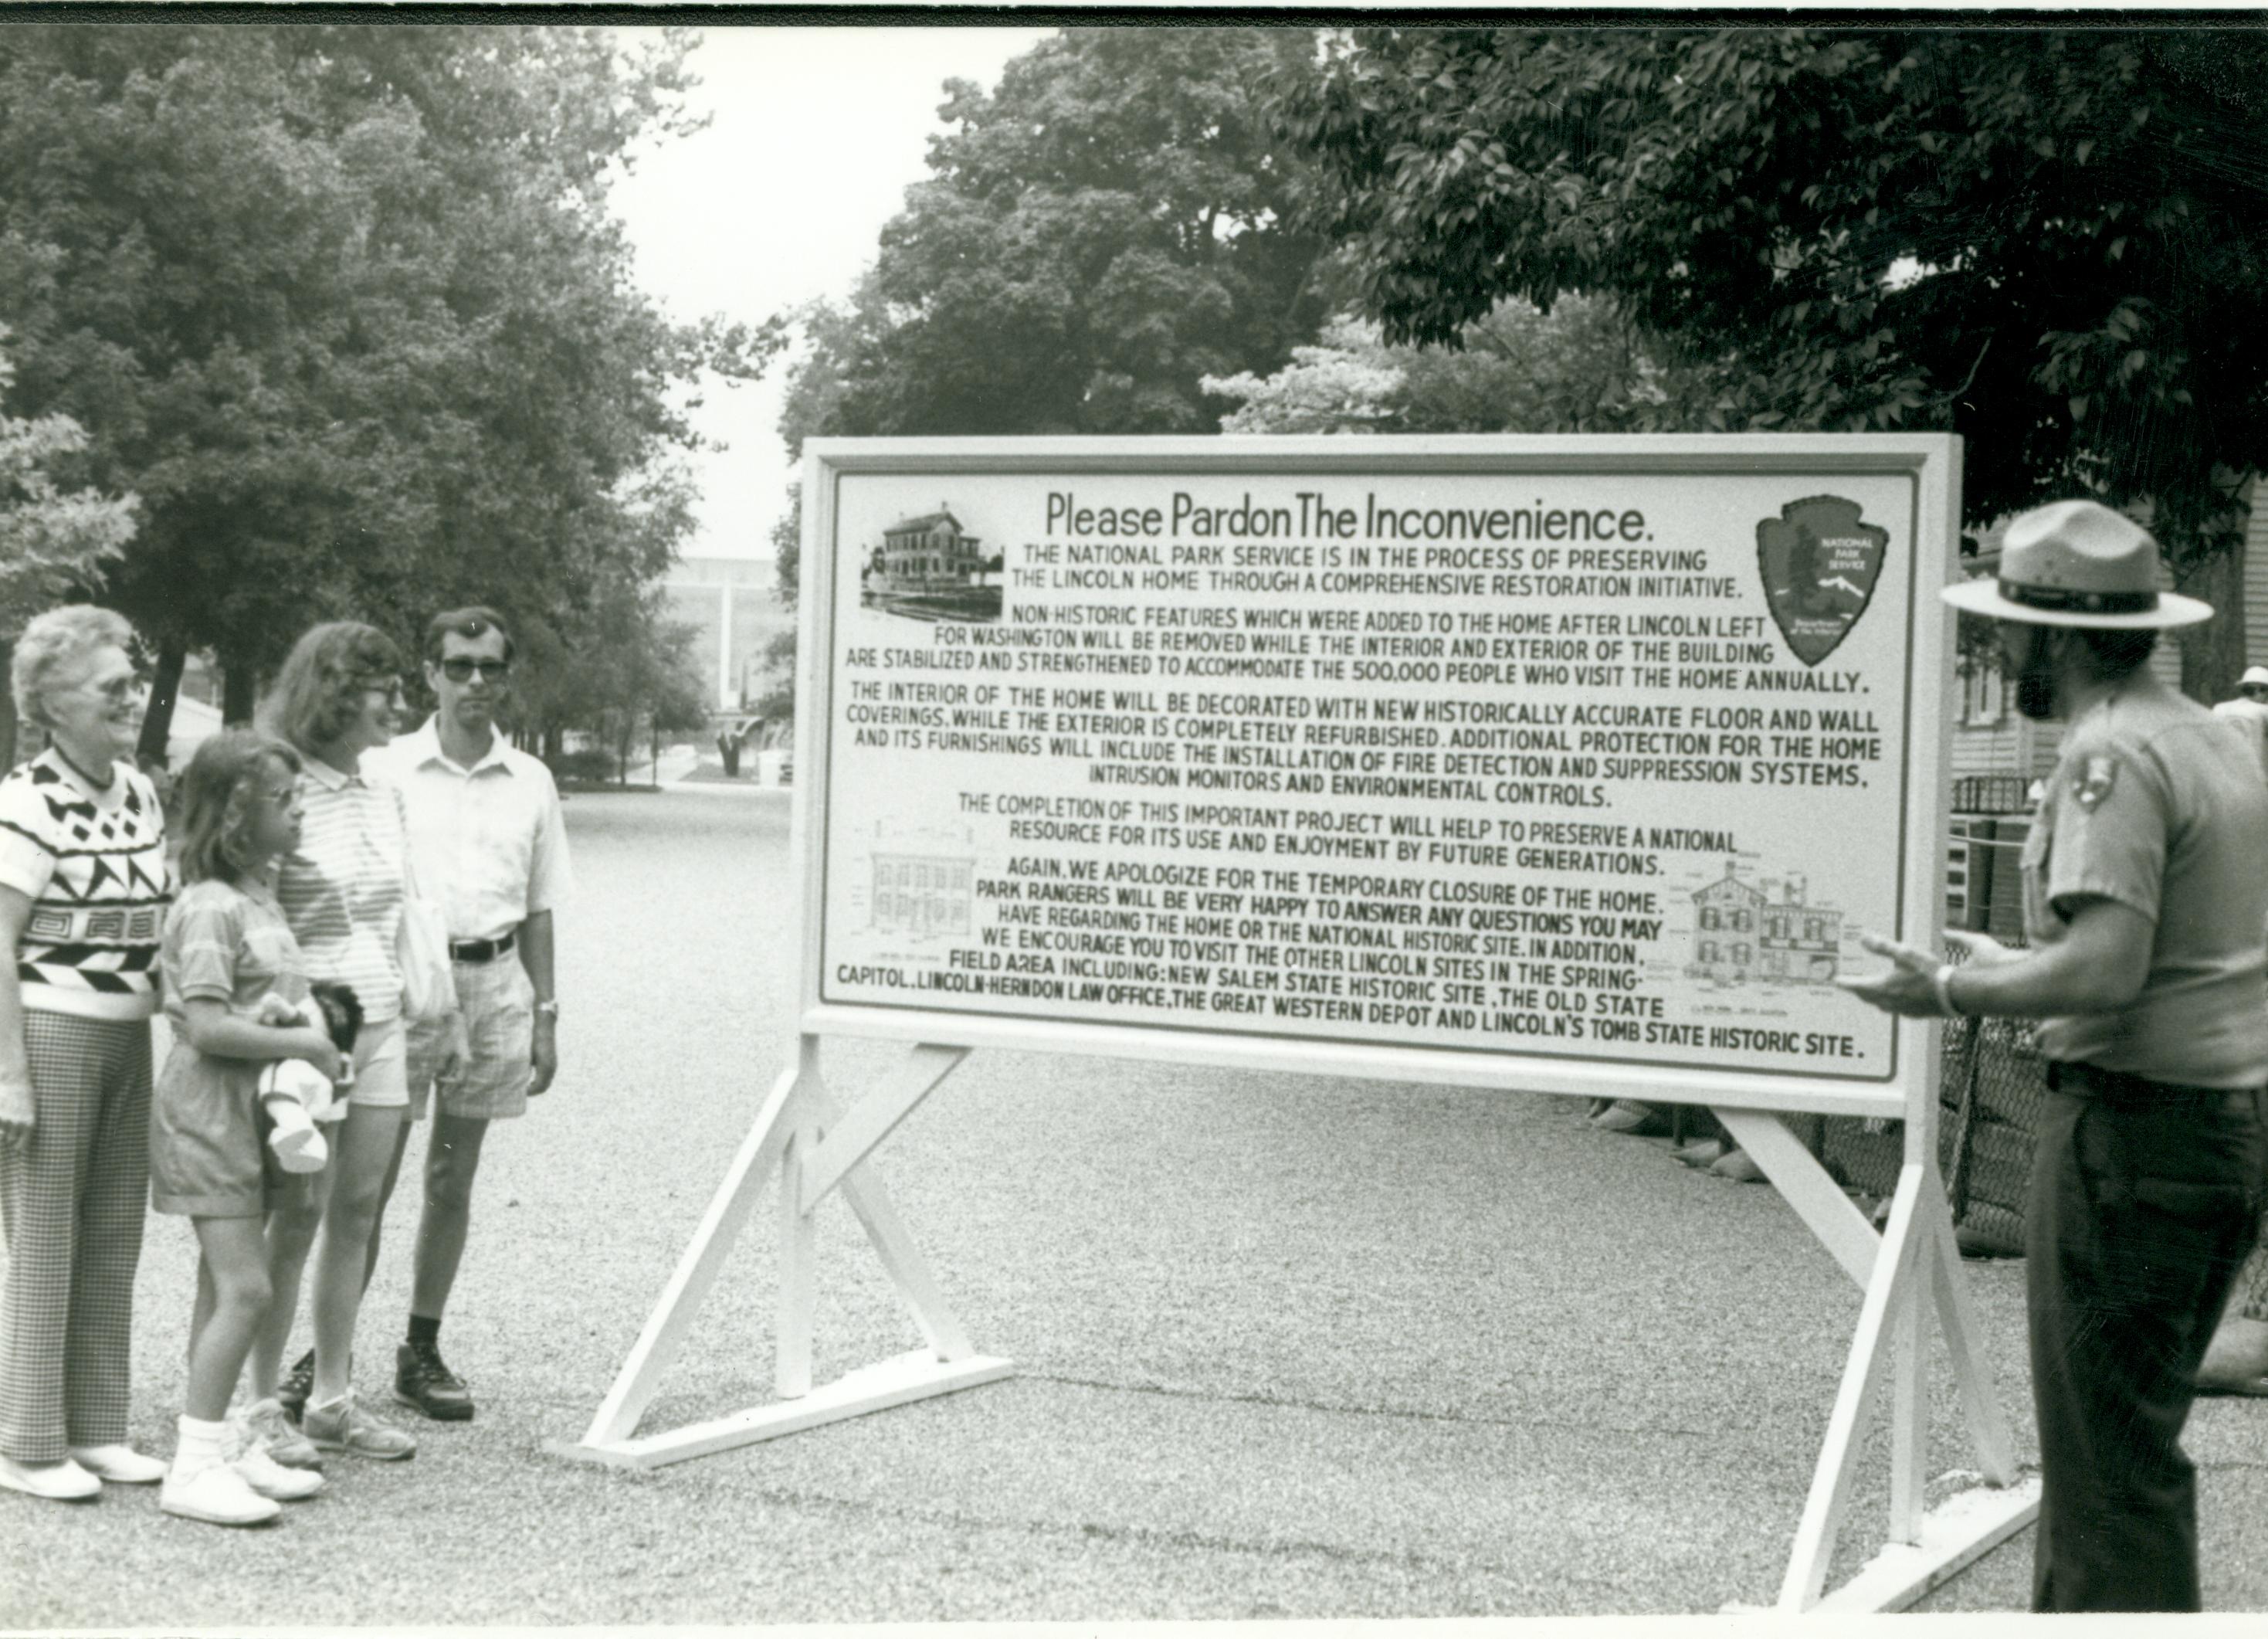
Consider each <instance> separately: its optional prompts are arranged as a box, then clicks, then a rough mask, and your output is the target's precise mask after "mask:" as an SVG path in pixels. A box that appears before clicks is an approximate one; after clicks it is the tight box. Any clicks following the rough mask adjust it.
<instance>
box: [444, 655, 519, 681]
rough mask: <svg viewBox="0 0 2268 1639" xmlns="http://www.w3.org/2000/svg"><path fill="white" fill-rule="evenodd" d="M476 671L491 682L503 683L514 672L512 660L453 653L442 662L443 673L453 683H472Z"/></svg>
mask: <svg viewBox="0 0 2268 1639" xmlns="http://www.w3.org/2000/svg"><path fill="white" fill-rule="evenodd" d="M475 672H478V673H479V674H480V675H481V676H482V678H484V679H486V680H487V681H489V682H490V683H502V682H503V681H504V679H505V678H506V677H507V676H511V674H512V662H511V661H475V660H468V659H466V658H465V657H464V656H463V655H461V654H452V655H451V656H450V657H449V658H448V659H447V660H446V661H442V662H441V675H442V676H444V677H446V678H447V679H448V680H449V681H450V682H451V683H470V682H472V680H473V674H474V673H475Z"/></svg>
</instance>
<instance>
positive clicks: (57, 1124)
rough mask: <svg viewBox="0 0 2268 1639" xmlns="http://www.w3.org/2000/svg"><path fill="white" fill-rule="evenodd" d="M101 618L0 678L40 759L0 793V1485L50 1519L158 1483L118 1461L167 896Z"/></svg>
mask: <svg viewBox="0 0 2268 1639" xmlns="http://www.w3.org/2000/svg"><path fill="white" fill-rule="evenodd" d="M132 640H133V631H132V630H131V628H129V626H128V625H127V624H126V623H125V621H123V620H122V619H121V618H120V617H119V616H116V615H114V614H113V613H111V612H110V611H109V610H108V609H95V608H92V607H90V606H88V605H85V604H72V605H70V606H68V607H66V608H63V609H51V610H49V611H48V613H46V614H44V615H41V616H39V617H38V618H37V619H35V620H33V622H32V623H31V624H29V625H28V626H26V628H25V629H24V635H23V636H22V637H21V638H19V639H17V642H16V653H15V661H14V664H13V668H12V676H11V678H10V682H11V684H12V686H13V688H14V691H15V696H16V706H17V710H18V712H20V713H21V714H22V717H23V720H24V721H25V722H26V723H27V724H29V725H30V726H32V727H35V728H41V729H45V730H46V731H47V734H48V741H49V744H48V749H46V750H45V751H43V752H41V753H40V755H39V756H38V757H33V759H32V760H31V761H30V762H28V763H26V764H23V765H21V766H20V767H18V768H15V769H12V770H11V771H10V772H8V774H7V776H6V777H5V778H4V779H0V949H4V950H5V952H6V954H7V958H8V959H7V960H6V961H5V962H4V963H0V1228H4V1230H5V1233H6V1237H7V1254H8V1255H7V1259H6V1265H7V1276H6V1283H5V1286H4V1288H0V1486H4V1487H5V1488H8V1489H9V1490H11V1491H21V1492H25V1493H27V1494H28V1495H33V1496H38V1497H48V1498H52V1499H55V1500H58V1501H78V1500H84V1499H86V1498H90V1497H92V1496H94V1495H98V1494H99V1492H100V1491H101V1489H102V1482H103V1481H104V1480H111V1481H113V1482H115V1483H121V1484H127V1485H149V1484H154V1483H156V1482H157V1481H158V1480H162V1479H164V1478H165V1473H166V1465H165V1464H164V1463H162V1462H159V1461H158V1459H157V1458H152V1457H147V1456H144V1454H142V1453H141V1452H139V1451H135V1450H134V1449H133V1448H132V1447H130V1446H129V1445H128V1444H127V1443H126V1419H127V1402H128V1390H129V1370H130V1350H129V1331H130V1330H131V1327H132V1323H133V1306H134V1271H135V1266H136V1264H138V1263H139V1262H140V1261H141V1257H142V1222H143V1213H144V1208H145V1206H146V1204H147V1197H148V1193H149V1182H150V1164H149V1139H150V1018H151V1015H152V1014H153V1013H155V1012H156V1011H157V1005H158V997H157V991H156V987H155V985H154V982H153V975H152V967H153V963H154V961H155V958H156V956H157V954H158V934H159V933H160V931H161V929H162V926H163V923H164V920H165V914H166V904H168V902H170V901H171V899H172V897H173V874H172V871H171V869H170V867H168V866H167V864H166V821H165V816H164V814H163V813H162V812H161V811H160V809H159V807H158V794H157V792H156V791H155V790H154V789H153V788H152V787H151V784H150V781H149V780H148V779H146V778H145V777H144V775H143V774H142V773H141V772H140V771H139V770H137V769H136V767H135V766H134V760H133V759H134V742H135V739H136V735H137V734H138V733H139V730H140V727H141V716H142V694H143V690H142V683H141V680H140V679H139V678H138V677H137V676H136V675H135V670H134V664H133V661H131V660H130V659H129V657H128V654H127V646H128V645H129V643H131V642H132Z"/></svg>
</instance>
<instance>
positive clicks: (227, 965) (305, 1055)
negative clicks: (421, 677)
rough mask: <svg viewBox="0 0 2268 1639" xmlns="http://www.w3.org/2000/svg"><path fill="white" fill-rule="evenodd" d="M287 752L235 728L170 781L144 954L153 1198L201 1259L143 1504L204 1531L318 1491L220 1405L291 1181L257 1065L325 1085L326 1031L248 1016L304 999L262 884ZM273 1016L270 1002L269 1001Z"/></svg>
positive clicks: (286, 785)
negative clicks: (169, 837) (151, 1002)
mask: <svg viewBox="0 0 2268 1639" xmlns="http://www.w3.org/2000/svg"><path fill="white" fill-rule="evenodd" d="M298 770H299V759H298V754H297V753H295V752H294V751H292V749H291V748H290V747H289V746H287V745H284V744H283V743H281V742H277V741H274V740H270V739H269V738H267V737H266V736H264V735H256V734H253V733H251V732H249V731H247V730H244V729H232V730H229V731H228V732H226V733H224V734H221V735H216V736H215V737H214V738H212V739H210V740H208V741H206V742H204V744H203V745H202V746H200V747H198V748H197V752H196V755H195V757H192V758H191V759H190V760H189V766H188V772H187V773H186V774H185V775H184V776H183V777H182V781H181V793H180V797H181V811H180V818H181V831H182V838H181V875H182V877H183V879H184V881H185V882H187V883H188V886H187V888H186V889H185V890H184V891H183V892H182V894H181V896H180V898H178V899H177V900H175V901H174V903H173V910H172V911H171V912H169V913H168V915H167V916H166V931H165V936H164V941H163V944H162V949H161V952H160V957H159V960H160V962H161V964H162V967H163V971H164V976H165V997H166V1017H167V1018H168V1019H170V1020H171V1021H172V1022H173V1037H174V1045H173V1055H172V1056H171V1057H170V1058H168V1059H166V1068H165V1073H164V1074H163V1075H162V1076H161V1077H160V1078H159V1080H158V1089H157V1096H156V1098H155V1101H154V1103H153V1104H152V1106H151V1121H150V1185H151V1205H152V1206H153V1207H156V1208H157V1210H158V1211H159V1212H170V1213H179V1214H185V1215H186V1216H188V1219H189V1220H190V1222H192V1223H193V1224H195V1228H196V1234H197V1247H198V1251H199V1253H200V1257H199V1259H198V1262H197V1303H196V1309H195V1313H194V1315H193V1317H192V1318H191V1321H190V1325H189V1373H188V1392H187V1395H186V1397H185V1398H186V1400H187V1405H186V1407H185V1409H184V1411H183V1414H182V1416H181V1423H180V1444H179V1445H178V1446H177V1447H176V1448H175V1451H174V1455H173V1467H172V1469H171V1470H170V1471H169V1472H168V1473H167V1474H166V1483H165V1487H164V1489H163V1490H162V1491H161V1492H160V1493H159V1495H158V1506H159V1507H160V1508H162V1509H164V1510H166V1512H167V1513H169V1514H179V1515H180V1516H182V1517H185V1518H188V1519H202V1520H205V1521H208V1522H210V1523H211V1524H213V1525H256V1524H258V1523H260V1522H261V1521H262V1520H268V1519H273V1518H274V1517H276V1515H277V1514H278V1513H279V1512H281V1511H282V1510H280V1509H278V1508H277V1507H276V1501H277V1500H278V1499H282V1500H284V1501H297V1500H298V1499H299V1498H301V1497H306V1496H312V1495H314V1493H315V1492H317V1491H319V1490H320V1489H321V1488H322V1485H323V1480H322V1476H321V1475H320V1474H316V1473H306V1472H305V1471H303V1470H299V1469H296V1468H286V1467H284V1466H282V1465H281V1464H279V1463H277V1462H276V1461H275V1459H274V1458H271V1457H270V1456H269V1454H268V1452H267V1451H266V1449H265V1448H264V1447H263V1446H262V1445H261V1443H259V1442H258V1441H257V1440H255V1439H250V1438H247V1437H246V1436H245V1434H244V1431H243V1430H241V1429H236V1428H232V1426H231V1425H230V1424H229V1423H228V1421H226V1418H227V1413H228V1402H229V1396H230V1395H231V1393H232V1392H233V1391H234V1389H235V1387H236V1381H237V1378H238V1377H239V1374H240V1373H241V1372H242V1371H243V1370H244V1361H245V1356H246V1355H247V1353H248V1352H249V1351H250V1349H251V1347H252V1340H253V1336H254V1333H256V1332H257V1331H258V1329H259V1327H260V1323H261V1319H262V1318H264V1317H265V1315H266V1314H267V1312H268V1304H269V1281H268V1247H267V1242H266V1238H265V1235H264V1233H263V1229H264V1222H265V1214H267V1212H268V1211H269V1208H270V1207H273V1206H274V1205H275V1204H276V1200H277V1198H278V1196H279V1195H280V1194H281V1192H283V1191H284V1190H285V1189H287V1188H290V1187H294V1186H293V1185H291V1184H290V1183H289V1182H288V1181H287V1179H286V1178H285V1176H284V1172H283V1170H282V1169H281V1166H280V1163H278V1161H277V1160H276V1158H275V1157H274V1155H273V1154H272V1152H271V1151H270V1149H269V1147H268V1146H267V1145H266V1144H265V1143H263V1142H262V1139H263V1137H264V1133H262V1131H261V1128H262V1125H263V1122H264V1121H265V1120H266V1119H267V1118H266V1117H265V1116H264V1115H263V1114H262V1113H261V1104H260V1097H259V1080H260V1072H261V1068H262V1067H263V1066H265V1065H266V1064H268V1063H269V1062H271V1061H273V1060H276V1059H306V1061H307V1062H308V1063H310V1064H312V1065H313V1066H314V1067H315V1068H316V1069H317V1070H319V1071H320V1072H321V1073H322V1074H324V1075H326V1076H328V1077H329V1078H331V1079H332V1080H334V1081H335V1080H336V1079H337V1077H338V1075H339V1071H340V1064H339V1054H338V1050H337V1049H336V1048H335V1047H334V1046H333V1045H331V1039H330V1037H329V1036H328V1034H327V1033H326V1032H325V1031H324V1030H320V1029H319V1028H317V1027H315V1026H312V1025H307V1024H293V1025H289V1026H278V1025H273V1024H268V1023H261V1018H260V1012H261V1000H262V999H263V998H264V997H266V996H267V995H268V994H269V993H270V992H273V993H276V994H277V995H280V996H282V997H283V998H284V1000H286V1001H290V1002H295V1003H296V1002H298V1001H300V1000H304V999H305V998H306V994H307V977H306V964H305V963H304V962H303V960H302V959H301V956H300V954H299V947H298V943H297V942H296V941H294V940H293V939H292V937H291V930H290V929H289V928H287V927H285V926H284V915H283V912H281V911H280V910H278V909H277V908H276V898H275V895H274V893H273V891H272V890H271V889H270V887H269V877H270V875H271V873H272V867H273V866H274V864H275V861H276V859H277V858H278V857H279V856H280V855H282V854H284V853H289V852H290V851H291V849H292V848H294V847H296V846H297V845H298V840H299V816H300V810H299V800H298ZM271 1013H272V1009H271Z"/></svg>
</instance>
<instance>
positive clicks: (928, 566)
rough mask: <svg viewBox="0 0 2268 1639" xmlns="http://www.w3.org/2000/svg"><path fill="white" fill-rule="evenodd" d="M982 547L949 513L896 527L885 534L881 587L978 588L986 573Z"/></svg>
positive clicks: (922, 588) (914, 520) (897, 589)
mask: <svg viewBox="0 0 2268 1639" xmlns="http://www.w3.org/2000/svg"><path fill="white" fill-rule="evenodd" d="M982 546H983V542H982V541H981V540H979V539H978V538H977V537H976V535H971V534H969V533H968V530H966V529H965V528H962V527H961V520H960V519H958V518H955V517H954V515H953V514H952V513H950V512H945V511H939V512H933V513H923V514H922V515H921V516H920V517H918V518H908V519H905V520H902V521H900V522H897V523H894V524H892V525H891V526H890V527H889V528H887V529H885V530H883V531H882V546H881V565H880V567H881V581H882V585H883V586H884V587H887V588H888V589H890V590H892V591H916V590H922V591H928V590H933V589H936V588H939V587H968V586H975V585H976V582H977V580H978V578H979V577H980V576H981V575H982V574H983V572H984V554H983V551H982V550H979V549H980V548H981V547H982Z"/></svg>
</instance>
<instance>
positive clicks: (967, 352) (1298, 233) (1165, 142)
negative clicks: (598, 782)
mask: <svg viewBox="0 0 2268 1639" xmlns="http://www.w3.org/2000/svg"><path fill="white" fill-rule="evenodd" d="M1313 63H1314V36H1313V34H1312V33H1310V32H1309V31H1307V30H1305V29H1296V28H1293V29H1272V28H1175V29H1156V28H1135V29H1127V28H1085V29H1067V30H1065V31H1064V32H1063V33H1060V34H1057V35H1056V36H1054V37H1053V38H1050V39H1049V40H1046V41H1042V42H1041V43H1040V44H1039V45H1038V46H1036V47H1035V48H1033V49H1032V50H1031V51H1029V52H1027V53H1026V54H1025V55H1023V56H1021V57H1019V58H1017V59H1016V60H1015V61H1014V62H1013V63H1010V64H1009V65H1008V66H1007V68H1006V70H1005V71H1004V72H1003V73H1002V75H1001V78H1000V85H999V88H998V91H997V92H993V93H991V94H990V95H988V94H987V93H986V92H984V91H983V89H981V88H980V87H978V86H976V85H972V84H970V83H969V82H968V81H966V80H952V81H948V82H946V88H945V89H946V100H945V102H944V103H943V104H942V106H941V107H940V108H939V113H940V114H941V115H942V116H943V117H944V119H945V120H946V122H948V123H949V124H950V125H951V126H952V127H953V129H951V130H949V131H948V132H946V134H945V135H944V136H941V137H935V138H932V142H931V145H930V155H929V169H930V176H929V179H928V180H927V181H923V182H919V183H917V184H916V185H915V186H913V187H912V188H908V189H907V190H906V206H905V209H904V210H902V211H901V212H900V213H899V214H898V215H897V216H896V217H895V218H893V219H892V220H891V221H890V223H889V224H888V225H887V226H886V227H885V228H884V229H883V231H882V235H881V242H880V247H879V252H878V255H877V257H876V260H875V262H874V265H873V268H872V269H870V270H869V272H868V273H867V274H866V276H865V277H864V278H862V279H861V280H860V282H859V283H858V286H857V287H856V289H855V290H854V291H853V292H852V294H851V297H850V299H848V300H847V301H845V302H842V303H835V302H823V303H819V304H815V305H814V306H811V307H808V308H806V309H805V310H804V311H802V312H801V313H800V314H797V315H796V319H797V321H798V324H799V329H800V332H801V336H802V340H803V343H804V354H803V357H802V358H801V359H800V361H799V363H798V364H797V365H796V366H795V368H794V369H793V371H792V373H791V375H790V378H789V384H788V394H787V401H786V403H785V405H784V409H783V410H782V414H781V417H780V432H781V436H782V438H783V439H785V440H786V443H787V446H788V449H789V453H790V454H791V455H792V456H797V457H799V456H800V454H801V453H802V448H803V440H804V439H806V438H807V437H815V436H820V435H847V436H875V435H881V436H888V435H901V436H903V435H912V434H923V433H972V434H973V433H1045V432H1086V433H1103V432H1211V431H1212V430H1213V429H1214V428H1215V427H1216V426H1217V425H1218V424H1219V416H1220V412H1221V410H1222V409H1223V408H1224V406H1223V404H1222V403H1221V402H1220V401H1219V400H1218V399H1216V398H1213V397H1212V396H1211V395H1209V394H1208V393H1207V392H1206V390H1205V388H1204V386H1203V381H1204V378H1205V377H1207V376H1209V375H1211V376H1227V375H1233V374H1234V373H1237V372H1240V371H1253V370H1259V371H1266V370H1273V369H1275V368H1276V367H1278V365H1281V364H1283V363H1284V362H1285V359H1287V358H1290V356H1291V350H1292V347H1293V346H1295V345H1297V344H1299V343H1303V342H1306V341H1308V340H1309V339H1311V338H1312V337H1313V336H1314V334H1315V331H1316V328H1317V327H1318V326H1319V325H1320V324H1321V322H1322V319H1323V317H1324V316H1325V315H1326V314H1328V313H1329V301H1330V291H1329V278H1328V269H1326V268H1325V267H1324V266H1323V263H1322V255H1323V251H1324V248H1325V247H1324V245H1323V242H1322V240H1321V239H1320V238H1318V237H1317V236H1316V235H1314V233H1309V232H1307V231H1304V230H1301V229H1299V228H1296V227H1294V226H1293V225H1292V222H1291V218H1292V215H1293V214H1294V211H1293V206H1294V203H1295V201H1296V199H1297V197H1298V193H1299V189H1300V187H1301V186H1302V181H1301V175H1300V166H1298V164H1297V163H1296V162H1295V159H1294V157H1293V156H1292V155H1291V154H1289V153H1287V151H1286V150H1285V144H1283V143H1282V142H1281V141H1280V140H1278V138H1277V137H1275V136H1274V135H1273V133H1272V132H1271V130H1270V128H1269V124H1268V119H1267V113H1266V108H1265V106H1264V105H1263V103H1262V101H1261V100H1259V98H1258V95H1257V92H1256V88H1257V87H1258V86H1259V85H1261V84H1262V83H1263V80H1264V79H1268V78H1271V77H1272V78H1282V77H1285V76H1290V75H1295V74H1297V73H1299V72H1300V71H1301V70H1302V69H1303V68H1304V67H1310V66H1311V65H1312V64H1313ZM798 546H799V543H798V542H797V540H796V538H795V537H794V536H792V535H791V536H790V537H789V538H788V540H787V541H786V542H785V543H783V545H782V547H781V554H780V562H781V565H782V572H781V578H780V586H781V587H782V590H783V593H784V595H785V596H786V597H787V599H788V600H789V601H790V602H792V601H793V598H794V595H795V587H796V584H797V575H796V572H795V568H794V565H793V563H792V559H793V557H794V556H795V553H796V551H797V550H798ZM790 669H791V671H792V668H790ZM786 689H787V690H788V693H789V698H792V682H791V683H789V684H787V685H786Z"/></svg>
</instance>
